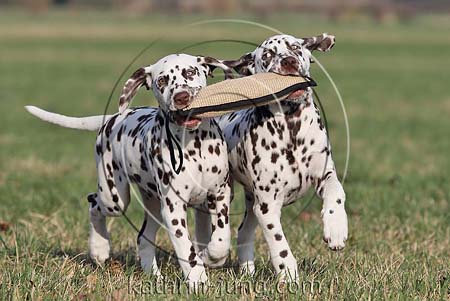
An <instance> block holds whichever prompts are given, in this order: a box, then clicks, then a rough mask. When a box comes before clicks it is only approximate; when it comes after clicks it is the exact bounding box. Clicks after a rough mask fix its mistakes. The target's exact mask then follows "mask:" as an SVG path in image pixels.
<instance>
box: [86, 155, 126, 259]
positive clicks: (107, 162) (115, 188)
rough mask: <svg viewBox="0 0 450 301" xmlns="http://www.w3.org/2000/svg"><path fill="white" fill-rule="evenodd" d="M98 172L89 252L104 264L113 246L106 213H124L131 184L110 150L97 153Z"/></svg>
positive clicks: (108, 214)
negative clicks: (100, 154) (99, 154)
mask: <svg viewBox="0 0 450 301" xmlns="http://www.w3.org/2000/svg"><path fill="white" fill-rule="evenodd" d="M97 174H98V191H97V193H94V194H90V195H89V197H88V199H90V200H91V208H90V209H89V213H90V214H89V218H90V231H89V255H90V256H91V258H92V259H93V260H95V261H96V262H98V263H100V264H102V263H103V262H105V260H106V259H108V258H109V253H110V249H111V243H110V236H109V233H108V230H107V228H106V217H107V216H121V215H122V214H123V212H125V211H126V209H127V207H128V204H129V203H130V187H129V182H128V180H127V178H126V176H125V175H124V174H123V173H122V172H121V171H120V169H119V168H118V165H117V163H116V162H114V160H113V159H112V153H111V152H110V151H107V152H104V153H103V154H102V156H101V157H100V156H99V157H97ZM94 201H95V202H94ZM94 204H95V205H94Z"/></svg>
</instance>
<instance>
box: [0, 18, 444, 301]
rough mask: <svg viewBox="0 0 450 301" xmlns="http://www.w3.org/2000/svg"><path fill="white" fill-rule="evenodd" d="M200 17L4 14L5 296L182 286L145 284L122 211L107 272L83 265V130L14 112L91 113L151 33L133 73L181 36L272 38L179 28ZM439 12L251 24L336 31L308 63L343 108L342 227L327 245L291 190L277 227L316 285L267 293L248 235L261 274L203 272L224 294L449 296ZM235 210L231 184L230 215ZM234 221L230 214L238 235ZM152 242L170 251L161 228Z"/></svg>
mask: <svg viewBox="0 0 450 301" xmlns="http://www.w3.org/2000/svg"><path fill="white" fill-rule="evenodd" d="M202 19H204V18H202V17H195V16H193V17H179V18H176V17H173V16H172V17H164V16H124V15H121V14H113V13H89V14H83V15H82V14H78V13H71V14H69V13H63V12H53V13H51V14H49V15H46V16H39V15H34V16H29V15H26V14H23V13H19V12H11V11H6V12H1V13H0V112H1V113H2V114H1V118H0V120H1V121H0V122H1V124H0V125H1V126H0V145H1V147H0V156H1V157H0V199H1V206H0V222H3V223H6V224H7V225H9V228H8V229H6V230H1V232H0V237H1V241H0V283H1V284H0V296H2V299H6V298H8V299H9V298H14V299H25V298H33V299H69V298H70V299H72V298H75V299H78V298H89V299H104V298H110V299H115V300H121V299H124V298H127V297H130V298H133V297H138V298H142V297H147V298H150V299H155V298H158V299H166V300H167V299H176V298H178V297H184V298H185V297H186V295H185V292H182V293H181V294H156V293H154V294H153V295H152V294H150V292H151V290H150V284H151V283H153V279H152V278H151V277H150V276H146V275H144V274H143V273H142V272H141V271H140V269H139V268H138V264H137V261H136V243H135V237H136V233H135V232H134V230H133V229H132V228H131V227H130V226H129V225H128V223H127V222H126V220H125V219H123V218H116V219H110V220H109V228H110V229H111V232H112V233H113V238H112V239H113V258H114V260H113V261H111V262H110V263H109V264H107V265H106V266H105V267H103V268H101V267H96V266H94V265H93V264H91V263H90V261H89V260H88V258H87V254H86V250H87V236H88V214H87V208H88V204H87V201H86V200H85V195H86V194H87V193H89V192H91V191H94V189H95V187H96V176H95V166H94V159H93V153H94V152H93V150H94V147H93V144H94V134H93V133H90V132H78V131H74V130H68V129H62V128H58V127H56V126H52V125H50V124H47V123H43V122H40V121H38V120H37V119H35V118H33V117H32V116H30V115H29V114H27V113H26V112H25V110H24V109H23V106H24V105H26V104H35V105H38V106H41V107H43V108H45V109H48V110H51V111H56V112H60V113H66V114H69V115H79V116H87V115H91V114H98V113H101V112H103V109H104V107H105V104H106V101H107V99H108V95H109V93H110V90H111V88H112V86H113V84H114V82H115V80H116V79H117V78H118V76H119V74H120V73H121V72H122V70H123V68H124V67H125V66H126V65H127V64H128V63H129V61H130V60H131V58H132V57H133V56H134V55H135V54H137V53H138V52H139V51H140V49H141V48H143V47H144V46H145V45H146V44H147V43H149V42H150V41H152V40H154V39H155V38H157V37H161V36H162V37H163V39H162V40H161V41H160V42H159V43H158V44H157V45H155V46H154V47H153V48H152V49H150V50H149V51H148V52H146V53H145V55H144V56H143V57H142V58H140V59H139V60H138V61H137V62H136V63H135V64H134V65H133V66H132V68H131V69H132V70H134V69H136V68H137V67H138V66H140V65H143V64H146V63H151V62H153V61H155V60H156V59H158V58H159V57H162V56H164V55H166V54H169V53H173V52H176V51H178V50H179V49H181V48H183V47H185V46H187V45H189V44H191V43H195V42H200V41H204V40H213V39H218V38H220V39H242V40H246V41H251V42H256V43H259V42H260V41H262V40H263V39H264V38H266V37H267V36H269V35H270V34H271V33H270V32H268V31H266V30H264V29H258V28H254V27H251V26H248V25H244V24H238V25H236V24H215V25H214V24H212V25H211V24H210V25H203V26H193V27H187V26H186V24H189V23H191V22H193V21H198V20H202ZM250 19H252V18H250ZM447 19H448V18H431V17H424V18H420V19H417V20H414V21H413V22H411V23H408V24H388V25H375V24H372V23H371V22H370V21H365V20H359V21H353V22H351V23H339V24H332V23H327V22H326V21H324V20H321V19H313V18H311V17H306V16H295V15H289V16H288V17H282V16H278V15H275V16H273V17H270V18H268V19H265V20H263V21H262V22H264V23H265V24H267V25H270V26H274V27H276V28H278V29H280V30H282V31H284V32H288V33H290V34H293V35H296V36H307V35H313V34H318V33H321V32H330V33H334V34H335V35H336V36H337V44H336V47H335V48H333V50H332V52H330V53H329V54H323V55H321V54H318V55H317V57H318V58H319V59H320V61H321V63H322V64H324V65H325V66H326V68H327V70H328V71H329V73H330V74H331V75H332V77H333V79H334V81H335V82H336V84H337V85H338V87H339V89H340V92H341V93H342V96H343V98H344V101H345V105H346V109H347V112H348V115H349V122H350V129H351V157H350V165H349V173H348V177H347V179H346V182H345V190H346V193H347V210H348V213H349V222H350V225H349V226H350V237H349V240H348V244H347V247H346V249H345V250H344V251H342V252H339V253H334V252H331V251H329V250H328V249H327V248H326V247H325V246H324V244H323V243H322V241H321V233H322V225H321V222H320V216H319V215H320V207H321V204H320V201H319V200H318V199H314V200H313V201H312V203H311V205H310V206H308V207H307V208H306V209H305V210H304V211H303V212H301V210H302V208H303V207H304V206H305V203H306V201H307V198H306V199H304V200H301V201H299V202H297V203H296V204H295V205H293V206H290V207H288V208H287V209H286V210H285V211H284V212H283V222H284V227H285V233H286V235H287V238H288V240H289V242H290V245H291V248H292V250H293V252H294V254H295V256H296V257H297V259H298V261H299V265H300V272H301V275H300V278H301V284H303V285H305V284H306V286H307V284H308V283H311V282H313V283H314V284H315V289H314V291H313V293H312V294H311V293H310V291H309V290H308V289H305V290H304V291H303V292H302V290H300V292H297V293H296V294H290V293H289V291H288V290H287V289H285V290H283V291H282V292H281V293H278V292H276V291H273V289H274V288H275V287H276V281H275V279H274V278H273V275H272V270H271V267H270V260H269V256H268V251H267V247H266V245H265V242H264V239H263V238H262V235H261V232H260V231H259V230H258V232H257V244H256V249H257V259H258V261H257V265H258V270H259V271H260V272H261V274H260V276H259V277H257V279H256V280H254V279H253V280H252V279H247V278H245V277H242V276H241V275H239V273H237V272H235V270H234V269H231V268H230V269H225V270H211V271H210V272H209V273H210V279H211V283H213V284H215V285H219V284H221V285H223V287H222V288H224V287H225V286H224V285H225V283H227V284H228V285H229V287H228V292H226V293H224V294H223V297H222V298H225V299H242V298H247V297H248V298H256V297H258V296H263V297H264V296H265V297H266V298H267V299H274V298H276V299H278V298H283V299H295V300H296V299H298V298H301V299H314V298H317V299H343V298H346V299H347V298H348V299H360V298H363V299H369V298H370V299H384V298H387V299H408V300H410V299H422V300H423V299H449V298H450V268H449V262H450V260H449V257H450V251H449V249H450V215H449V212H450V208H449V199H450V187H449V178H450V158H449V156H448V151H449V149H450V139H448V131H449V128H450V119H449V118H448V116H449V114H450V93H449V92H450V87H449V84H448V77H449V71H448V70H450V57H449V53H450V40H449V39H448V37H449V36H450V22H448V20H447ZM255 20H256V21H261V20H258V19H255ZM249 50H251V48H250V47H249V46H246V45H236V44H231V43H215V44H209V45H204V46H202V47H194V48H192V49H191V50H190V52H191V53H193V54H200V53H202V54H208V55H211V56H216V57H219V58H227V59H231V58H237V57H238V56H240V55H241V54H242V53H244V52H245V51H249ZM132 70H130V72H131V71H132ZM130 72H128V73H130ZM313 76H314V78H315V79H316V80H317V81H318V82H319V87H318V92H319V93H320V95H321V99H322V102H323V104H324V106H325V108H326V112H327V117H328V119H329V127H330V134H331V138H332V143H333V149H334V156H335V161H336V163H337V167H338V170H339V172H341V173H342V169H343V166H344V164H345V151H346V147H345V146H346V141H345V127H344V119H343V115H342V113H341V109H340V106H339V104H338V101H337V98H336V96H335V94H334V93H333V91H332V87H331V84H330V83H329V82H327V80H326V78H325V76H324V75H323V74H322V73H321V72H320V70H319V68H318V66H317V65H313ZM122 82H123V81H122ZM114 96H115V97H114V98H113V103H112V105H111V107H110V109H109V111H110V112H114V111H115V110H116V105H117V104H116V99H117V91H116V93H115V94H114ZM148 98H149V96H148V94H147V95H145V94H144V93H140V94H139V97H138V98H137V101H136V102H135V104H136V105H138V104H140V105H143V104H146V103H148ZM242 207H243V204H242V194H241V193H240V191H239V193H238V194H237V197H236V199H235V201H234V203H233V210H235V211H238V210H241V209H242ZM128 215H129V216H130V218H131V219H132V220H133V222H134V223H135V224H137V225H140V223H141V220H142V217H143V210H142V209H141V208H140V207H139V205H138V203H137V202H136V200H133V201H132V204H131V206H130V208H129V211H128ZM240 219H241V216H234V217H233V218H232V225H233V227H232V228H233V233H234V234H235V232H236V230H237V226H238V225H239V223H240ZM234 236H235V235H234ZM157 242H158V244H160V245H161V246H163V247H164V248H166V249H168V250H172V247H171V245H170V243H169V241H168V237H167V235H166V234H165V233H164V232H163V231H161V232H160V234H159V236H158V240H157ZM233 243H234V244H235V240H234V241H233ZM160 259H161V262H162V263H163V270H164V274H165V275H166V276H167V277H168V279H169V280H170V281H175V280H176V279H179V278H181V274H180V270H179V268H178V267H177V265H176V263H174V260H173V258H169V257H167V256H165V255H164V254H160ZM236 261H237V259H236V253H235V249H234V248H233V250H232V256H231V259H230V263H231V264H232V265H234V266H235V265H236ZM225 280H226V281H225ZM170 281H168V283H170ZM249 283H252V285H259V287H262V285H264V286H265V287H266V288H267V289H268V291H267V292H265V293H264V292H261V290H255V289H253V290H252V291H251V292H242V291H240V290H239V288H244V287H245V286H246V285H248V284H249ZM233 285H235V286H236V287H237V288H236V289H233ZM318 285H320V290H319V289H318V288H317V286H318ZM270 290H272V292H271V291H270ZM160 292H161V290H160ZM215 293H217V291H216V292H211V291H210V292H208V293H207V294H205V295H201V296H199V298H201V299H202V298H208V297H212V296H214V295H215Z"/></svg>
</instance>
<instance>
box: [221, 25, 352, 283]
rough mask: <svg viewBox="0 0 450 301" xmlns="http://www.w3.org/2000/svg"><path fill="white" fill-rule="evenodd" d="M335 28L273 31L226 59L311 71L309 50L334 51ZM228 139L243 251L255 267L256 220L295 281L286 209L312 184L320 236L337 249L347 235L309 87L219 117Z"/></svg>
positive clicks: (283, 271) (279, 268) (239, 66)
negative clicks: (299, 33)
mask: <svg viewBox="0 0 450 301" xmlns="http://www.w3.org/2000/svg"><path fill="white" fill-rule="evenodd" d="M334 43H335V38H334V36H332V35H328V34H322V35H320V36H316V37H311V38H295V37H293V36H290V35H276V36H273V37H270V38H268V39H267V40H265V41H264V42H263V43H262V44H261V45H260V46H259V47H257V48H256V49H255V50H254V51H253V52H251V53H248V54H246V55H244V56H242V57H241V58H240V59H238V60H234V61H225V62H224V63H225V64H227V65H228V66H230V67H233V68H235V70H236V71H237V72H238V73H240V74H242V75H250V74H255V73H260V72H275V73H278V74H283V75H298V76H309V69H310V62H311V61H312V55H311V52H312V51H314V50H318V51H329V50H330V49H331V48H332V47H333V46H334ZM219 125H220V127H221V129H222V130H223V133H224V136H225V139H226V141H227V144H228V151H229V160H230V170H231V171H232V176H233V179H235V180H237V181H238V182H240V183H242V184H243V186H244V188H245V199H246V208H247V210H246V214H245V217H244V220H243V222H242V224H241V225H240V227H239V231H238V257H239V262H240V265H241V268H242V269H243V271H244V272H248V273H253V272H254V269H255V267H254V240H255V227H256V226H257V224H259V225H260V226H261V228H262V230H263V234H264V238H265V240H266V242H267V244H268V246H269V250H270V255H271V261H272V264H273V266H274V268H275V270H276V272H277V273H278V274H279V275H280V276H281V279H284V281H297V279H298V270H297V261H296V259H295V257H294V255H293V254H292V252H291V249H290V248H289V244H288V242H287V240H286V236H285V234H284V233H283V229H282V225H281V221H280V217H281V208H282V207H283V206H286V205H288V204H291V203H292V202H294V201H296V200H297V199H299V198H300V197H302V196H304V195H305V193H306V192H307V191H308V189H309V188H310V187H311V186H312V187H314V188H315V190H316V192H317V195H318V196H319V197H320V198H321V199H322V200H323V209H322V220H323V227H324V229H323V231H324V232H323V237H324V240H325V242H326V243H328V246H329V247H330V248H331V249H333V250H339V249H342V248H343V247H344V245H345V241H346V239H347V235H348V234H347V231H348V230H347V214H346V211H345V207H344V205H345V193H344V189H343V188H342V185H341V183H340V182H339V180H338V177H337V174H336V169H335V165H334V163H333V159H332V157H331V149H330V142H329V139H328V136H327V133H326V129H325V127H324V124H323V122H322V119H321V117H320V112H319V110H318V109H317V107H316V105H315V104H314V100H313V97H312V90H311V88H308V89H307V90H306V91H296V92H294V93H292V94H291V95H290V96H289V99H288V100H286V101H282V102H281V103H279V104H272V105H267V106H263V107H259V108H252V109H248V110H243V111H239V112H235V113H232V114H229V115H226V116H222V117H221V118H219Z"/></svg>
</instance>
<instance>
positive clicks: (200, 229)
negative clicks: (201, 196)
mask: <svg viewBox="0 0 450 301" xmlns="http://www.w3.org/2000/svg"><path fill="white" fill-rule="evenodd" d="M210 238H211V216H210V214H209V209H208V207H207V204H206V202H205V203H202V204H201V205H198V206H196V207H195V241H194V243H195V251H196V252H197V253H198V252H200V251H201V250H203V249H204V248H206V246H207V245H208V242H209V240H210Z"/></svg>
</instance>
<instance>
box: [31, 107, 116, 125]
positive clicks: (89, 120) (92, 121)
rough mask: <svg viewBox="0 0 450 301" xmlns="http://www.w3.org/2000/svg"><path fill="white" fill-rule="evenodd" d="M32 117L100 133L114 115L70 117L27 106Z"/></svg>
mask: <svg viewBox="0 0 450 301" xmlns="http://www.w3.org/2000/svg"><path fill="white" fill-rule="evenodd" d="M25 109H26V110H27V111H28V112H30V113H31V114H32V115H34V116H36V117H37V118H39V119H42V120H44V121H47V122H50V123H53V124H56V125H59V126H62V127H65V128H70V129H78V130H86V131H98V130H99V129H100V128H101V127H102V125H103V123H105V122H106V121H107V120H108V119H109V118H111V116H112V115H98V116H90V117H69V116H64V115H61V114H56V113H52V112H47V111H45V110H42V109H39V108H38V107H35V106H25Z"/></svg>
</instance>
